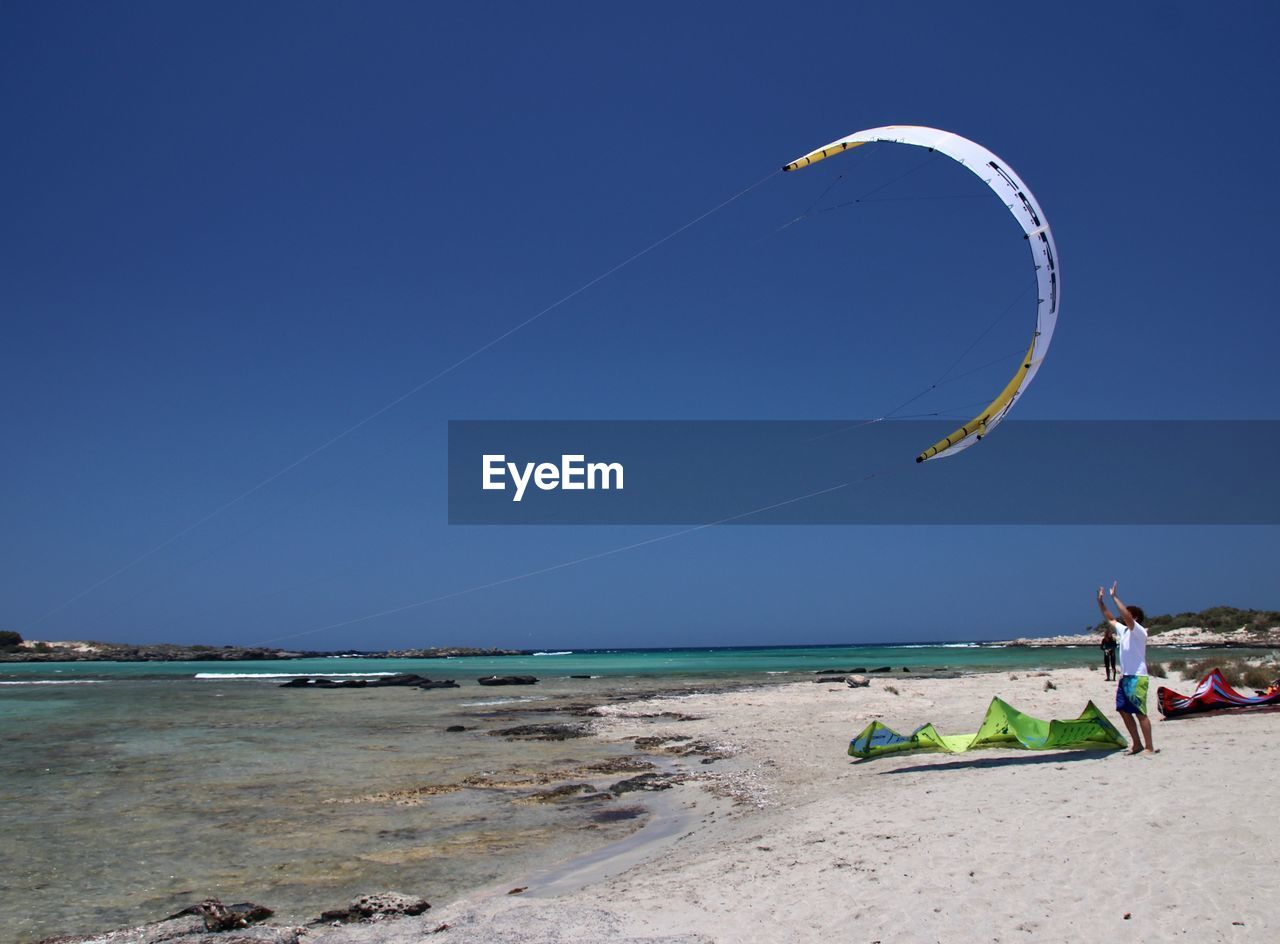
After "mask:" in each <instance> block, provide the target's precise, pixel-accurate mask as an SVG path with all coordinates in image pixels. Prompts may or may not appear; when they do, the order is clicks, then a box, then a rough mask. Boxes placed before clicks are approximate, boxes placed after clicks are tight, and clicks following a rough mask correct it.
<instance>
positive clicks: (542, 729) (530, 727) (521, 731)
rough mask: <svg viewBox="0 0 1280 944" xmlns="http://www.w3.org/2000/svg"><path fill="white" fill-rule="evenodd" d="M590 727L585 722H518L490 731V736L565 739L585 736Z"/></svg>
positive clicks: (540, 739)
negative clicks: (517, 723) (508, 726)
mask: <svg viewBox="0 0 1280 944" xmlns="http://www.w3.org/2000/svg"><path fill="white" fill-rule="evenodd" d="M590 733H591V729H590V728H589V727H587V726H586V725H585V724H520V725H516V726H515V727H514V728H499V729H498V730H497V731H490V732H489V735H490V736H491V737H505V738H527V739H528V740H531V741H567V740H568V739H570V738H580V737H586V736H587V735H588V734H590Z"/></svg>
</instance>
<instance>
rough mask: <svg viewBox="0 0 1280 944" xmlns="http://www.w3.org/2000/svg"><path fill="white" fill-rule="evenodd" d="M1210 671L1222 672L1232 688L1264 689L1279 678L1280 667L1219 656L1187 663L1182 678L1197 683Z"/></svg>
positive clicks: (1269, 663) (1239, 657)
mask: <svg viewBox="0 0 1280 944" xmlns="http://www.w3.org/2000/svg"><path fill="white" fill-rule="evenodd" d="M1212 669H1218V670H1219V671H1220V672H1222V677H1223V678H1225V679H1226V680H1227V684H1228V685H1230V686H1231V687H1232V688H1253V689H1264V688H1266V687H1267V686H1268V685H1270V684H1271V682H1272V681H1274V680H1275V679H1276V677H1277V676H1280V665H1276V664H1275V663H1274V662H1270V661H1268V662H1263V663H1261V664H1259V663H1256V662H1251V661H1249V660H1248V659H1246V658H1244V657H1242V656H1233V657H1231V656H1229V657H1225V658H1224V657H1221V656H1219V657H1216V658H1214V657H1211V658H1208V659H1198V660H1196V661H1194V662H1190V663H1188V665H1187V667H1186V669H1185V670H1184V671H1183V673H1182V677H1183V678H1185V679H1188V680H1189V681H1195V682H1198V681H1200V679H1202V678H1204V677H1205V676H1206V675H1208V674H1209V672H1210V670H1212Z"/></svg>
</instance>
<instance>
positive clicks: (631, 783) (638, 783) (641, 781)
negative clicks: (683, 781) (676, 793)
mask: <svg viewBox="0 0 1280 944" xmlns="http://www.w3.org/2000/svg"><path fill="white" fill-rule="evenodd" d="M676 782H677V781H676V778H674V777H672V776H670V775H668V774H641V775H640V776H639V777H631V778H630V779H628V780H619V781H618V782H617V783H615V784H614V785H613V786H611V787H610V788H609V792H611V793H613V794H615V795H618V794H623V793H633V792H635V791H637V790H647V791H649V792H654V791H657V790H670V789H671V788H672V787H674V786H675V785H676Z"/></svg>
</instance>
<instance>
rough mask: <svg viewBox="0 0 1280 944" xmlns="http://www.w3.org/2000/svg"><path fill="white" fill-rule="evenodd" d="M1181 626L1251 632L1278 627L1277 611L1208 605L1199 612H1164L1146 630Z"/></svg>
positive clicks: (1148, 621) (1227, 631) (1278, 615)
mask: <svg viewBox="0 0 1280 944" xmlns="http://www.w3.org/2000/svg"><path fill="white" fill-rule="evenodd" d="M1184 626H1201V627H1203V628H1204V629H1208V630H1211V631H1212V632H1216V633H1233V632H1235V631H1236V630H1237V629H1239V628H1240V627H1242V626H1243V627H1244V628H1245V629H1248V630H1250V631H1251V632H1261V631H1265V630H1267V629H1269V628H1271V627H1272V626H1280V612H1277V611H1275V610H1238V609H1236V608H1235V607H1233V606H1211V607H1209V609H1207V610H1201V611H1200V612H1199V613H1166V614H1164V615H1162V616H1153V617H1151V618H1150V619H1148V620H1147V629H1148V630H1150V631H1151V632H1153V633H1164V632H1168V631H1169V630H1171V629H1181V628H1182V627H1184Z"/></svg>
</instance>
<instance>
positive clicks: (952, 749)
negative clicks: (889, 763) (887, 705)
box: [849, 698, 1128, 757]
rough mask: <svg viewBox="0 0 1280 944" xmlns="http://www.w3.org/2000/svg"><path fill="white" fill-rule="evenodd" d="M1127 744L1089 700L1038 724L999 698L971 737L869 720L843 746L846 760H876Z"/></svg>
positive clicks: (1120, 745) (929, 726) (1039, 721)
mask: <svg viewBox="0 0 1280 944" xmlns="http://www.w3.org/2000/svg"><path fill="white" fill-rule="evenodd" d="M1127 743H1128V742H1127V741H1126V740H1125V739H1124V737H1123V736H1122V735H1121V734H1120V732H1119V731H1117V730H1116V727H1115V725H1113V724H1112V723H1111V722H1110V721H1108V720H1107V718H1106V716H1105V715H1104V714H1103V713H1102V712H1101V711H1099V710H1098V707H1097V706H1096V705H1095V704H1094V703H1093V702H1089V703H1088V704H1087V705H1086V706H1085V709H1084V711H1083V712H1081V713H1080V717H1079V718H1076V719H1075V720H1074V721H1057V720H1054V721H1041V720H1040V719H1039V718H1033V717H1031V716H1030V715H1024V714H1023V713H1022V712H1021V711H1018V709H1016V708H1014V707H1012V706H1011V705H1009V704H1008V703H1007V702H1004V701H1001V700H1000V699H999V698H993V699H991V705H990V706H989V707H988V708H987V714H986V717H984V718H983V719H982V726H981V727H979V728H978V731H977V733H976V734H940V733H939V732H938V729H937V728H935V727H934V726H933V725H932V724H925V725H922V726H921V727H918V728H916V729H915V730H914V731H912V732H911V734H909V735H902V734H899V733H898V732H896V731H894V730H892V729H891V728H888V727H886V726H885V725H883V724H881V723H880V722H879V721H873V722H871V723H870V724H869V725H867V727H866V728H865V729H864V730H863V732H862V733H861V734H859V735H858V736H857V737H856V738H854V739H853V740H852V741H850V742H849V756H851V757H879V756H881V755H882V754H893V753H896V752H898V751H946V752H947V753H949V754H959V753H961V752H963V751H971V750H973V749H974V748H978V747H1025V748H1027V749H1028V750H1032V751H1046V750H1050V749H1052V748H1068V747H1082V748H1092V749H1094V750H1098V749H1104V750H1109V749H1112V748H1118V747H1124V746H1125V745H1126V744H1127Z"/></svg>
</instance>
